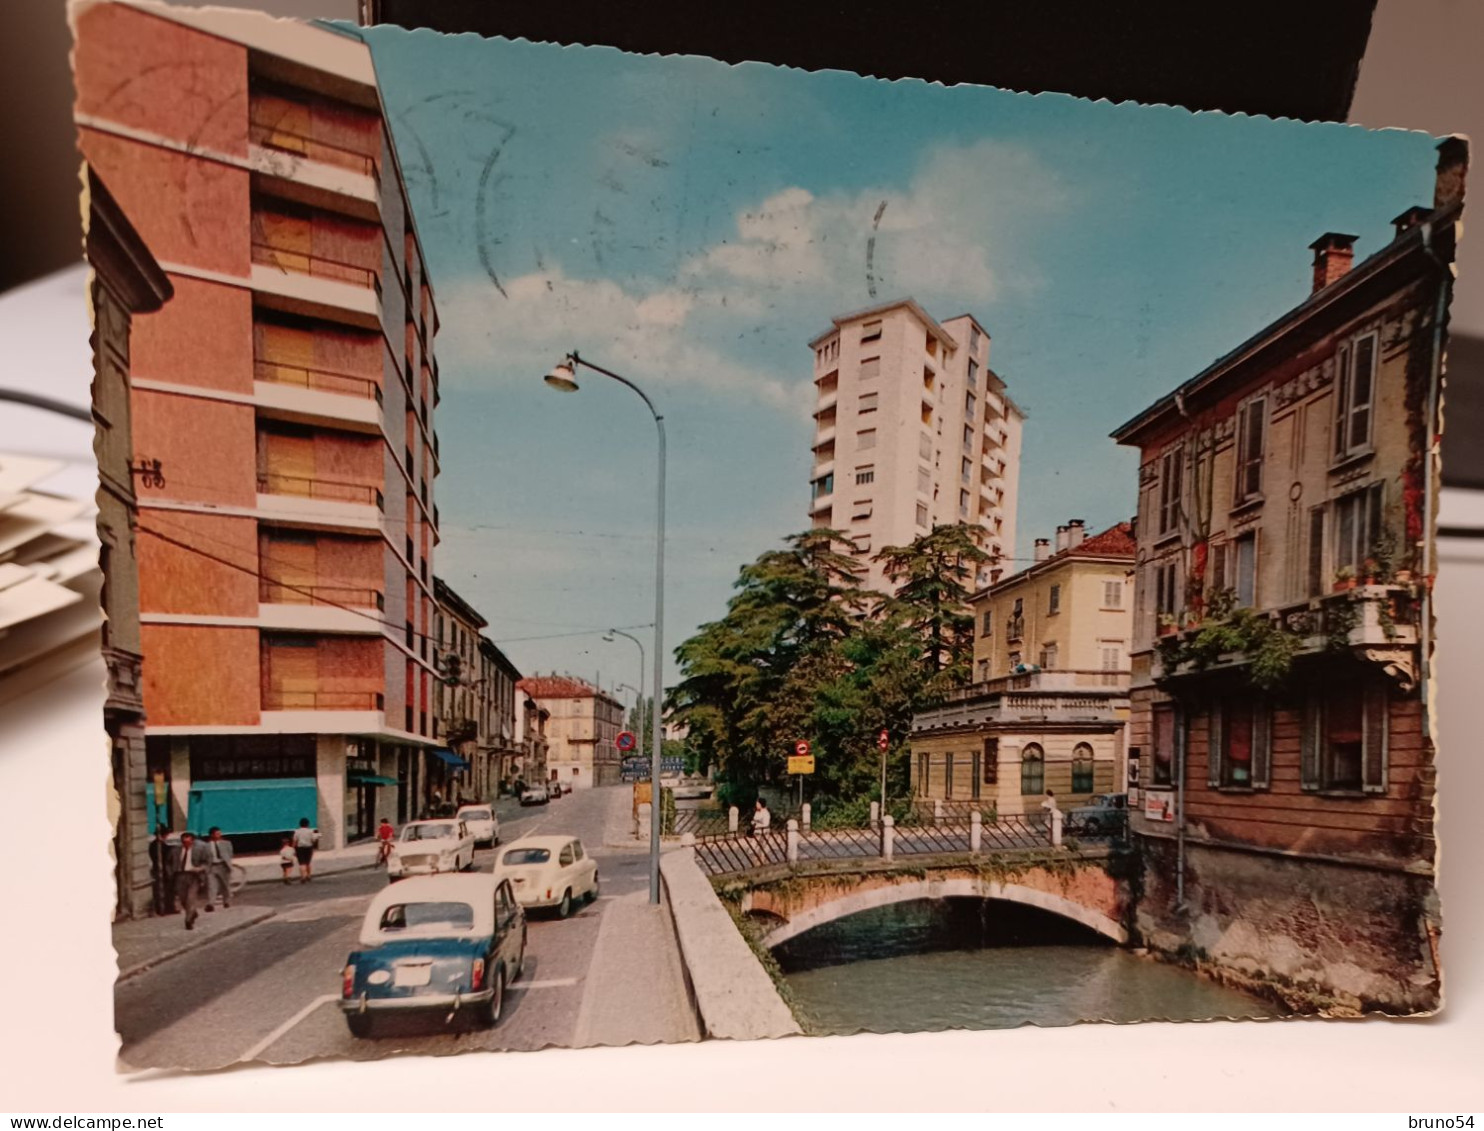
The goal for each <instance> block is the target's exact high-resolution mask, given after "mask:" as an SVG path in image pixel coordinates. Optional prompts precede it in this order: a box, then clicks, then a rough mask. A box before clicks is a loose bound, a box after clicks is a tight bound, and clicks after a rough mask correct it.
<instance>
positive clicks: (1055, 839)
mask: <svg viewBox="0 0 1484 1131" xmlns="http://www.w3.org/2000/svg"><path fill="white" fill-rule="evenodd" d="M1061 822H1062V815H1061V810H1060V809H1053V810H1051V847H1052V848H1060V847H1061Z"/></svg>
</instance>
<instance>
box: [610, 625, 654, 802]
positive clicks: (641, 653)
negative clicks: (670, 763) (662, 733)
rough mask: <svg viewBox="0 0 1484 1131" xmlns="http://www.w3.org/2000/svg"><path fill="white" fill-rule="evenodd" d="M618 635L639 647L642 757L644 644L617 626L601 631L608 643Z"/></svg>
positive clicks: (642, 741) (640, 743)
mask: <svg viewBox="0 0 1484 1131" xmlns="http://www.w3.org/2000/svg"><path fill="white" fill-rule="evenodd" d="M620 636H622V637H623V638H624V639H625V640H629V641H632V642H633V645H634V647H635V648H637V649H639V690H638V695H639V725H638V731H639V735H638V738H639V756H640V757H643V756H644V645H643V644H642V643H640V641H639V638H638V637H637V636H630V635H629V634H628V633H627V632H623V631H621V630H620V629H617V628H610V629H609V630H608V631H607V632H605V633H603V639H604V640H606V641H608V643H610V644H613V643H616V642H617V640H618V638H619V637H620ZM650 800H651V801H653V802H654V803H655V804H656V805H657V804H659V800H658V798H651V799H650Z"/></svg>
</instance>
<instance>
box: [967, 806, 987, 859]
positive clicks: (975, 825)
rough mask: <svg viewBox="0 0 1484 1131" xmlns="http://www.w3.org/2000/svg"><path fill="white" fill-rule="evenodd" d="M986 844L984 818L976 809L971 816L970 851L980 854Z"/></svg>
mask: <svg viewBox="0 0 1484 1131" xmlns="http://www.w3.org/2000/svg"><path fill="white" fill-rule="evenodd" d="M983 843H984V816H983V814H981V813H980V812H979V810H978V809H975V810H974V811H973V812H972V813H970V814H969V851H970V852H978V851H979V847H980V845H982V844H983Z"/></svg>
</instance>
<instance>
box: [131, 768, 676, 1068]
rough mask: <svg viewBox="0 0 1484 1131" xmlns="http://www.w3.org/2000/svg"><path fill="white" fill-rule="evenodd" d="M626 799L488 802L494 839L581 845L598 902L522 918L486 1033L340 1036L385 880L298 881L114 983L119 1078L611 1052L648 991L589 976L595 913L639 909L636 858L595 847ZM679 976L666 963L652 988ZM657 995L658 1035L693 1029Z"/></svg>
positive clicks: (454, 1029) (490, 859)
mask: <svg viewBox="0 0 1484 1131" xmlns="http://www.w3.org/2000/svg"><path fill="white" fill-rule="evenodd" d="M629 796H630V793H629V791H628V789H627V788H622V789H618V788H615V789H594V790H586V791H579V792H576V793H573V794H571V795H569V796H566V797H563V798H562V799H560V800H559V801H553V802H552V803H551V804H549V805H546V806H539V807H533V808H529V809H520V808H518V807H516V806H515V805H514V803H513V802H512V803H506V802H502V803H501V804H500V806H498V812H499V814H500V818H501V839H502V844H505V845H508V844H509V843H510V842H512V841H514V840H516V839H517V838H518V837H520V836H523V835H528V834H532V833H537V832H541V833H563V834H566V833H572V834H575V835H577V836H578V837H580V838H581V839H582V841H583V844H584V845H585V846H586V847H587V849H588V851H589V853H590V854H591V855H592V856H593V857H594V858H595V859H596V860H597V861H598V866H599V871H600V875H601V877H602V887H603V895H602V896H601V897H600V898H599V899H598V900H597V902H596V903H594V904H591V905H589V906H587V907H585V908H583V909H582V910H581V911H579V912H577V913H576V914H574V915H573V916H572V917H571V918H570V919H567V920H558V919H555V918H554V917H552V916H550V915H549V914H543V913H539V912H538V913H536V914H534V915H532V916H531V917H530V921H529V932H530V933H529V944H528V951H527V957H526V965H525V971H524V973H523V974H522V976H521V978H520V980H519V981H517V982H515V983H514V984H513V985H511V987H510V990H509V993H508V995H507V997H506V1003H505V1016H504V1018H503V1019H502V1020H501V1022H500V1024H499V1025H498V1026H496V1027H495V1028H493V1029H489V1030H486V1029H478V1028H472V1027H470V1026H469V1025H468V1024H467V1022H465V1021H463V1019H459V1020H456V1021H455V1022H454V1023H452V1024H450V1025H448V1026H447V1027H445V1026H444V1025H443V1024H442V1023H441V1021H421V1022H419V1021H415V1020H413V1019H406V1020H402V1019H398V1021H399V1022H400V1023H399V1024H398V1025H397V1026H396V1027H393V1026H391V1025H389V1026H388V1027H387V1028H386V1030H385V1032H384V1035H378V1037H377V1039H375V1040H356V1039H354V1038H352V1037H351V1036H350V1034H349V1032H348V1031H347V1029H346V1026H345V1022H344V1020H343V1018H342V1017H341V1014H340V1011H339V1009H338V1008H337V1007H336V1005H335V1002H336V1001H337V1000H338V997H339V989H340V971H341V969H342V967H343V966H344V963H345V959H346V956H347V955H348V954H349V953H350V952H351V951H352V950H354V949H355V947H356V937H357V934H358V932H359V928H360V923H361V916H362V914H363V912H364V911H365V909H366V906H367V904H368V903H369V902H370V899H371V897H372V896H373V895H374V894H375V893H376V892H378V891H380V890H381V889H382V888H384V887H385V885H386V883H387V881H386V877H385V874H384V873H383V872H382V871H381V870H380V869H362V870H358V871H352V872H342V873H339V874H334V875H328V876H324V877H321V878H316V879H315V880H314V882H313V883H312V884H310V885H307V886H305V885H300V884H297V883H295V884H291V885H287V886H285V885H281V884H277V883H266V884H253V885H250V886H249V887H247V888H246V889H244V890H243V891H242V892H241V893H240V895H239V898H238V902H240V903H242V904H244V905H256V906H260V907H264V908H272V909H273V910H274V911H275V914H274V916H273V917H272V918H270V919H267V920H266V921H264V922H262V923H259V924H257V925H256V926H253V927H250V928H248V929H246V930H243V931H241V932H239V933H237V934H234V935H230V936H228V937H225V938H222V939H220V940H216V941H213V942H212V943H210V944H209V945H206V946H202V947H200V948H199V949H196V950H192V951H190V952H189V953H187V954H184V955H181V956H180V957H177V958H174V959H171V960H170V961H167V962H165V963H163V964H162V965H161V966H159V967H157V968H156V969H153V970H149V971H147V972H145V973H143V974H140V975H138V976H136V977H134V978H131V979H129V980H128V981H125V982H123V983H121V984H120V985H119V986H118V987H117V988H116V990H115V999H114V1000H115V1017H116V1024H117V1028H118V1031H119V1034H120V1036H121V1037H122V1039H123V1047H122V1050H121V1052H120V1057H121V1059H122V1061H123V1062H124V1064H125V1065H126V1066H127V1067H128V1068H131V1069H140V1068H151V1067H171V1068H186V1069H205V1068H217V1067H221V1066H224V1065H228V1064H232V1063H234V1062H238V1061H243V1060H264V1061H268V1062H271V1063H275V1064H292V1063H297V1062H299V1061H302V1060H306V1059H309V1058H312V1057H323V1056H342V1057H352V1058H355V1059H362V1060H364V1059H372V1058H375V1057H379V1056H385V1055H387V1054H388V1053H390V1052H394V1051H406V1052H415V1053H422V1054H427V1055H437V1054H446V1053H450V1052H462V1051H465V1050H467V1049H520V1050H533V1049H540V1048H544V1047H547V1046H552V1045H556V1046H565V1047H573V1046H577V1045H582V1044H589V1043H594V1044H596V1043H623V1038H624V1036H625V1034H622V1033H618V1034H614V1033H613V1032H612V1030H611V1026H610V1027H609V1028H608V1029H607V1030H606V1031H605V1030H604V1027H603V1025H602V1024H601V1023H600V1022H601V1020H602V1019H603V1018H606V1017H608V1016H611V1015H613V1014H614V1013H615V1011H616V1012H617V1013H618V1014H619V1015H622V1014H623V1013H624V1012H626V1011H627V1010H629V1009H631V1008H632V1007H633V1006H634V1004H635V1003H633V1002H629V1001H627V1000H625V999H628V998H630V997H632V996H635V995H637V994H639V993H640V992H642V993H645V994H650V993H651V991H652V990H653V989H654V987H653V984H652V982H653V980H652V979H651V980H650V982H649V983H648V984H646V982H645V980H644V979H642V978H635V977H632V976H631V977H628V978H619V977H607V978H604V977H602V976H601V974H599V975H598V976H594V975H595V965H598V964H597V963H595V959H596V958H597V957H598V951H599V932H600V928H601V927H602V926H603V920H604V917H605V916H606V915H611V914H612V912H613V910H614V908H615V907H616V906H621V907H623V908H625V909H629V908H632V909H633V914H636V915H639V916H641V917H642V916H643V915H644V912H645V911H647V910H648V909H647V908H640V907H636V906H635V905H642V904H643V903H644V901H645V900H647V895H648V871H647V864H648V856H647V854H646V853H645V852H644V851H643V850H642V849H634V848H617V849H614V848H605V847H604V845H603V839H604V824H605V821H609V820H611V814H612V813H613V812H614V811H615V810H616V809H617V808H618V806H620V805H622V806H625V807H626V806H627V804H628V798H629ZM494 855H495V854H494V852H492V851H490V850H480V851H479V853H478V855H477V857H476V860H475V866H476V868H478V869H479V870H481V871H489V870H491V868H492V866H493V863H494ZM671 949H673V947H672V948H671ZM610 958H611V961H610V963H609V969H615V968H617V969H623V967H622V958H621V956H617V955H614V956H610ZM613 960H617V961H618V962H619V966H618V967H615V966H614V962H613ZM666 969H668V967H667V968H666ZM679 977H680V975H679V971H678V967H677V968H676V969H675V970H674V971H673V976H672V977H670V978H665V979H662V981H664V982H666V983H670V982H678V980H679ZM663 988H664V989H666V990H667V991H668V992H667V994H664V995H660V996H661V1000H662V1003H663V1007H664V1009H665V1010H666V1013H667V1015H666V1018H665V1023H664V1025H663V1026H662V1028H663V1035H664V1037H665V1038H666V1039H681V1040H684V1039H688V1038H689V1037H691V1036H692V1035H693V1034H692V1033H691V1031H690V1020H689V1018H687V1017H684V1016H683V1013H684V1001H683V998H684V995H683V989H681V990H680V991H679V993H676V992H675V986H674V985H669V984H667V985H666V986H665V987H663ZM600 999H602V1000H600ZM595 1018H597V1019H598V1020H597V1021H595V1020H594V1019H595ZM629 1039H633V1038H629Z"/></svg>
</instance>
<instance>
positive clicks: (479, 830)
mask: <svg viewBox="0 0 1484 1131" xmlns="http://www.w3.org/2000/svg"><path fill="white" fill-rule="evenodd" d="M454 817H455V819H457V820H460V821H463V822H464V824H466V825H467V826H469V833H470V835H472V836H473V837H474V843H475V844H476V845H485V846H488V847H490V848H493V847H494V846H495V845H497V844H499V843H500V818H499V817H496V816H495V811H494V810H493V809H491V808H490V807H489V806H488V805H461V806H460V807H459V811H458V812H457V813H455V814H454Z"/></svg>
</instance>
